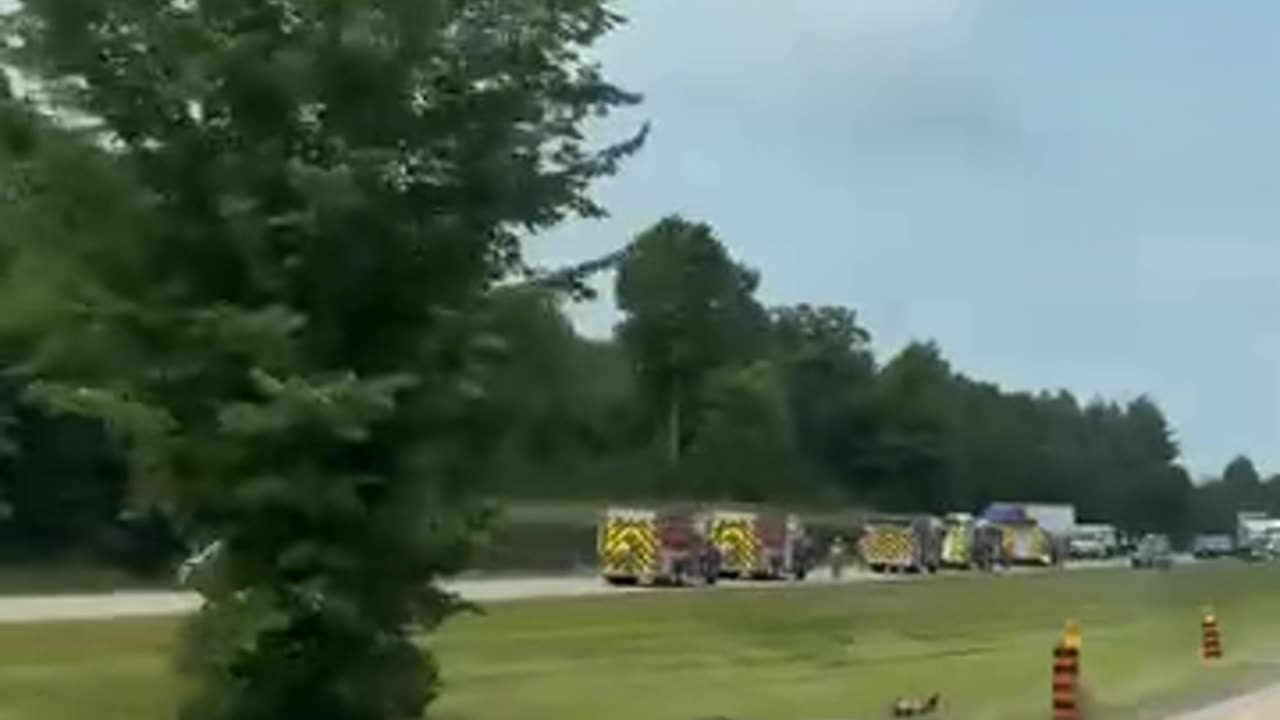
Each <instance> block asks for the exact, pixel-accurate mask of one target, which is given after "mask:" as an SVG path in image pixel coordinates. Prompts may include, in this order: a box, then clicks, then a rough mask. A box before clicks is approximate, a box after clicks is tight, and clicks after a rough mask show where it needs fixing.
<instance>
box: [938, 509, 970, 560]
mask: <svg viewBox="0 0 1280 720" xmlns="http://www.w3.org/2000/svg"><path fill="white" fill-rule="evenodd" d="M976 531H977V526H976V523H975V522H974V519H973V516H972V515H970V514H969V513H951V514H950V515H947V517H946V519H945V520H944V521H943V524H942V556H941V564H942V566H943V567H948V568H958V569H962V570H968V569H969V568H970V567H972V566H973V563H974V549H975V545H976V542H975V540H976Z"/></svg>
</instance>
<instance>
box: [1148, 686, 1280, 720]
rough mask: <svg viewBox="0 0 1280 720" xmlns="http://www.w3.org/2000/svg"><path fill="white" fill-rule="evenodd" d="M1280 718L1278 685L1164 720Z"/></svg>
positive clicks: (1268, 719)
mask: <svg viewBox="0 0 1280 720" xmlns="http://www.w3.org/2000/svg"><path fill="white" fill-rule="evenodd" d="M1275 718H1280V685H1272V686H1270V687H1266V688H1263V689H1261V690H1255V691H1254V692H1251V693H1245V694H1244V695H1237V696H1236V697H1234V698H1231V699H1230V700H1225V701H1223V702H1220V703H1217V704H1215V705H1210V706H1209V707H1206V708H1201V709H1200V710H1196V711H1193V712H1189V713H1184V714H1182V715H1175V716H1174V717H1170V718H1166V719H1165V720H1275Z"/></svg>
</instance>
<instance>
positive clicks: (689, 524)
mask: <svg viewBox="0 0 1280 720" xmlns="http://www.w3.org/2000/svg"><path fill="white" fill-rule="evenodd" d="M597 550H598V554H599V562H600V574H601V575H602V576H603V577H604V579H605V580H606V581H608V582H609V583H612V584H615V585H621V584H644V583H650V584H667V585H683V584H685V583H687V582H690V581H701V582H705V583H708V584H710V583H714V582H715V580H716V577H717V575H718V572H719V568H718V566H717V563H716V553H715V552H714V551H713V549H712V547H711V546H710V544H709V543H708V542H707V539H706V537H705V536H704V534H703V531H702V528H701V527H700V525H699V522H698V517H697V516H696V514H695V513H693V512H690V511H688V510H662V511H659V510H653V509H640V508H622V507H611V508H606V509H605V510H604V512H603V513H602V515H601V519H600V524H599V527H598V530H597Z"/></svg>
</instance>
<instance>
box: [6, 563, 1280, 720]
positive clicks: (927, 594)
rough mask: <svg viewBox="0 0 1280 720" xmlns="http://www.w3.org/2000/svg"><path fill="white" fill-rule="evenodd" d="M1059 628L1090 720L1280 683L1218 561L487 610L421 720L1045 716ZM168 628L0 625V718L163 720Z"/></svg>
mask: <svg viewBox="0 0 1280 720" xmlns="http://www.w3.org/2000/svg"><path fill="white" fill-rule="evenodd" d="M1206 602H1213V603H1214V605H1215V607H1216V608H1217V610H1218V615H1219V617H1220V619H1221V621H1222V626H1223V632H1224V637H1225V646H1226V649H1227V654H1228V657H1227V660H1226V661H1225V662H1224V663H1222V664H1221V665H1220V666H1215V667H1205V666H1204V665H1203V664H1202V663H1201V662H1200V660H1199V659H1198V655H1197V648H1198V640H1199V635H1198V633H1199V627H1198V622H1199V611H1200V607H1201V605H1202V604H1203V603H1206ZM1068 616H1075V617H1078V618H1079V619H1080V621H1081V624H1082V626H1083V628H1084V649H1083V661H1082V665H1083V668H1084V670H1083V671H1084V682H1085V684H1086V687H1087V689H1088V692H1089V694H1090V696H1091V698H1092V700H1091V704H1092V707H1093V708H1094V709H1095V710H1096V711H1097V713H1096V714H1095V715H1092V716H1091V717H1107V718H1111V717H1115V718H1123V717H1158V716H1159V711H1160V710H1162V709H1168V708H1173V707H1178V706H1182V705H1186V704H1189V703H1192V702H1195V701H1197V700H1207V699H1209V698H1211V697H1213V696H1215V695H1218V694H1224V693H1226V692H1229V691H1231V690H1234V689H1239V688H1243V687H1245V686H1247V685H1249V684H1255V683H1262V682H1266V681H1271V680H1277V679H1280V567H1267V566H1245V565H1239V564H1235V563H1223V564H1215V565H1203V566H1198V567H1187V568H1178V569H1177V570H1175V571H1173V572H1170V573H1154V572H1129V571H1098V572H1071V573H1055V574H1046V575H1024V576H1008V577H951V578H937V579H933V580H930V581H927V582H909V583H878V584H862V585H852V586H844V587H822V588H819V587H814V588H805V589H798V590H779V589H775V590H741V591H725V592H719V591H717V592H679V591H672V592H667V593H652V594H642V595H632V596H625V597H609V598H592V599H587V598H584V599H575V600H554V601H552V600H545V601H543V600H539V601H527V602H516V603H508V604H502V605H496V606H493V607H492V608H490V610H489V612H488V613H487V614H486V615H484V616H471V617H465V618H462V619H460V620H457V621H455V622H453V623H451V624H450V625H449V627H448V629H447V630H446V631H445V632H444V633H443V634H441V635H440V636H438V637H437V638H435V639H434V640H432V641H431V642H432V644H433V645H434V646H435V647H436V649H438V651H439V654H440V657H441V661H442V663H443V665H444V669H445V673H446V682H447V686H446V688H445V690H444V695H443V697H442V699H441V700H440V702H439V703H438V704H437V705H436V706H434V708H433V713H432V715H433V716H434V717H437V718H441V720H517V719H519V720H588V719H589V718H590V719H591V720H595V719H596V718H608V719H609V720H668V719H670V720H693V719H695V718H699V717H705V716H709V715H727V716H731V717H735V718H760V719H761V720H764V719H766V718H778V719H779V720H783V719H786V720H799V719H802V718H816V717H846V718H858V717H883V716H884V715H885V707H886V705H887V704H888V703H889V702H890V700H891V699H892V698H893V697H894V696H895V695H898V694H925V693H928V692H931V691H933V690H938V691H940V692H941V693H942V694H943V696H944V698H945V700H946V702H947V704H948V706H949V708H948V715H947V716H946V717H949V718H992V719H995V718H1001V719H1003V718H1044V717H1047V714H1048V712H1047V702H1048V685H1049V651H1050V646H1051V644H1052V642H1053V641H1054V639H1055V638H1056V636H1057V633H1058V631H1059V629H1060V627H1061V622H1062V620H1063V619H1064V618H1065V617H1068ZM173 629H174V624H173V621H161V620H147V621H136V620H130V621H115V622H92V623H59V624H44V625H14V626H0V718H4V719H6V720H7V719H9V718H41V719H45V720H125V719H126V718H128V719H129V720H147V719H149V718H164V717H169V716H171V714H172V709H173V707H174V703H175V701H176V697H177V695H178V691H177V689H176V688H177V682H176V678H175V677H174V676H173V675H172V673H171V672H170V671H169V661H168V655H169V651H170V650H171V644H172V635H173ZM1139 708H1142V711H1141V712H1139V710H1138V709H1139Z"/></svg>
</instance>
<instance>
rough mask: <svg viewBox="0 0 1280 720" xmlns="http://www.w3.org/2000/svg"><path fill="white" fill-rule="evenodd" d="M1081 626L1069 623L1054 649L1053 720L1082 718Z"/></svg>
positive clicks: (1077, 719)
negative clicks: (1080, 694)
mask: <svg viewBox="0 0 1280 720" xmlns="http://www.w3.org/2000/svg"><path fill="white" fill-rule="evenodd" d="M1079 690H1080V626H1079V625H1078V624H1076V623H1075V622H1074V621H1073V622H1068V623H1067V631H1066V632H1065V633H1064V634H1063V636H1062V640H1061V641H1059V642H1058V644H1057V645H1055V646H1054V648H1053V720H1079V718H1080V697H1079Z"/></svg>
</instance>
